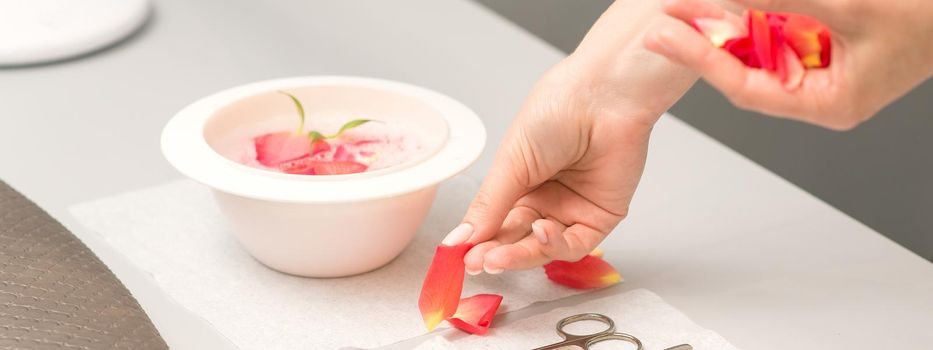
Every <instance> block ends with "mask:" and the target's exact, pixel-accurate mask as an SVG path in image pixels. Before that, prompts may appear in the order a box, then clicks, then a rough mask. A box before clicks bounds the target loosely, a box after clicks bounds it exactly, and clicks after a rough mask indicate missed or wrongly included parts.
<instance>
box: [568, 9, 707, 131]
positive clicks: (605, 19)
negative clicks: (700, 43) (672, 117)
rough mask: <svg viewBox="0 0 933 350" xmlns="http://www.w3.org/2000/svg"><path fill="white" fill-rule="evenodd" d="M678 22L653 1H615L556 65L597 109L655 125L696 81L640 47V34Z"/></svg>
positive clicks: (686, 71) (684, 70)
mask: <svg viewBox="0 0 933 350" xmlns="http://www.w3.org/2000/svg"><path fill="white" fill-rule="evenodd" d="M664 22H677V20H675V19H673V18H670V17H668V16H666V15H664V14H663V13H662V11H661V9H660V6H659V3H658V2H657V1H623V0H618V1H616V2H615V3H614V4H613V5H612V6H611V7H610V8H609V9H608V10H607V11H606V12H605V13H604V14H603V15H602V16H601V17H600V19H599V20H598V21H597V22H596V24H594V26H593V28H592V29H591V30H590V31H589V33H587V35H586V37H585V38H584V39H583V41H582V42H581V43H580V45H579V46H578V47H577V49H576V50H574V52H573V53H571V54H570V55H569V56H568V57H567V58H566V59H564V60H563V61H562V62H561V63H560V64H559V65H558V66H559V67H560V69H562V70H565V71H569V72H571V73H569V74H572V75H574V76H575V77H576V78H575V79H574V80H575V81H577V82H578V84H579V85H578V86H580V87H582V88H583V89H584V90H586V91H588V93H589V94H590V95H592V100H593V102H594V103H595V104H596V105H597V106H598V108H599V109H601V110H606V109H610V110H611V109H616V108H624V109H626V113H628V114H631V115H638V116H639V118H642V119H643V120H645V121H647V122H650V123H652V124H653V123H654V121H656V120H657V118H658V117H659V116H660V115H661V114H663V113H664V112H665V111H667V110H668V109H669V108H670V107H671V106H672V105H673V104H674V103H675V102H676V101H677V100H678V99H680V97H681V96H683V94H684V93H685V92H686V91H687V89H689V88H690V86H692V85H693V83H694V82H696V80H697V78H698V75H697V74H696V73H695V72H693V71H691V70H690V69H688V68H686V67H684V66H681V65H679V64H676V63H674V62H671V61H669V60H668V59H667V58H664V57H663V56H660V55H657V54H655V53H652V52H650V51H648V50H647V49H645V47H644V44H643V41H644V34H645V33H646V32H648V30H649V29H650V28H652V27H654V26H656V25H660V24H662V23H664Z"/></svg>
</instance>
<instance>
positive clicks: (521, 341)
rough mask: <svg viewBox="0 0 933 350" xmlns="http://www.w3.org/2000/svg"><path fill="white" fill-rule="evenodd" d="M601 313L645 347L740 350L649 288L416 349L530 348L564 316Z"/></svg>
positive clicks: (585, 330) (594, 328)
mask: <svg viewBox="0 0 933 350" xmlns="http://www.w3.org/2000/svg"><path fill="white" fill-rule="evenodd" d="M581 313H600V314H603V315H606V316H609V318H611V319H612V320H613V321H615V324H616V331H618V332H623V333H627V334H630V335H633V336H635V337H636V338H638V339H639V340H641V342H642V344H643V345H644V347H645V349H646V350H663V349H667V348H670V347H673V346H675V345H680V344H690V345H691V346H693V348H694V349H695V350H737V349H736V347H735V346H733V345H732V344H730V343H729V341H727V340H726V339H724V338H723V337H722V336H720V335H719V334H717V333H716V332H713V331H710V330H706V329H704V328H702V327H700V326H698V325H697V324H695V323H693V321H691V320H690V319H689V318H687V316H685V315H684V314H682V313H681V312H680V311H678V310H677V309H675V308H674V307H673V306H671V305H669V304H667V303H666V302H664V300H662V299H661V298H660V297H658V296H657V295H655V294H654V293H652V292H650V291H648V290H645V289H636V290H633V291H629V292H625V293H621V294H614V295H611V296H607V297H604V298H600V299H595V300H590V301H586V302H583V303H581V304H578V305H575V306H571V307H563V308H557V309H554V310H551V311H549V312H547V313H543V314H539V315H535V316H531V317H528V318H525V319H521V320H517V321H514V322H511V323H509V324H507V325H504V326H501V327H496V325H495V324H494V325H493V328H490V330H489V334H488V335H486V336H484V337H480V336H464V335H463V334H462V333H459V334H458V333H455V332H445V333H444V334H443V335H438V336H435V337H433V338H431V339H430V340H428V341H426V342H424V343H422V344H421V345H419V346H418V347H417V349H418V350H429V349H471V350H475V349H532V348H537V347H541V346H545V345H549V344H553V343H557V342H559V341H561V340H563V338H561V337H560V336H559V335H557V333H556V331H555V329H556V326H557V322H558V321H560V320H561V319H562V318H564V317H567V316H571V315H576V314H581ZM579 326H580V327H576V328H572V329H570V330H574V331H576V332H577V333H578V334H589V333H594V332H598V331H601V330H603V329H605V327H603V326H602V325H601V324H597V323H587V324H580V325H579ZM600 344H601V346H594V348H599V349H635V347H634V346H630V345H629V344H628V343H623V342H621V341H617V340H612V341H607V342H605V343H600Z"/></svg>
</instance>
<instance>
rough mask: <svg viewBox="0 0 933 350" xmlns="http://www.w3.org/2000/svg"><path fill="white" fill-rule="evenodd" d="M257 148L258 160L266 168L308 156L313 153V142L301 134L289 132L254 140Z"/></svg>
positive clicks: (266, 135)
mask: <svg viewBox="0 0 933 350" xmlns="http://www.w3.org/2000/svg"><path fill="white" fill-rule="evenodd" d="M253 146H254V147H255V148H256V160H257V161H259V164H262V165H265V166H275V165H278V164H279V163H283V162H287V161H290V160H294V159H298V158H301V157H304V156H307V155H308V154H309V153H310V152H311V142H310V141H309V140H308V138H307V137H305V136H304V135H301V134H295V133H292V132H288V131H283V132H277V133H271V134H265V135H261V136H258V137H256V138H255V139H253Z"/></svg>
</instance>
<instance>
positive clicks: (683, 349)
mask: <svg viewBox="0 0 933 350" xmlns="http://www.w3.org/2000/svg"><path fill="white" fill-rule="evenodd" d="M665 350H693V347H692V346H690V344H680V345H677V346H674V347H671V348H667V349H665Z"/></svg>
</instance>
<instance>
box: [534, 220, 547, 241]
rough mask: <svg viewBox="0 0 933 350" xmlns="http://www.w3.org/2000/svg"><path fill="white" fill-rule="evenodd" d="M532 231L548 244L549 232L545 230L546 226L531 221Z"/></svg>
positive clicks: (539, 239)
mask: <svg viewBox="0 0 933 350" xmlns="http://www.w3.org/2000/svg"><path fill="white" fill-rule="evenodd" d="M531 233H532V234H533V235H534V236H535V238H537V239H538V242H540V243H541V244H547V233H545V232H544V228H543V227H541V225H538V223H537V222H533V223H531Z"/></svg>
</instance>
